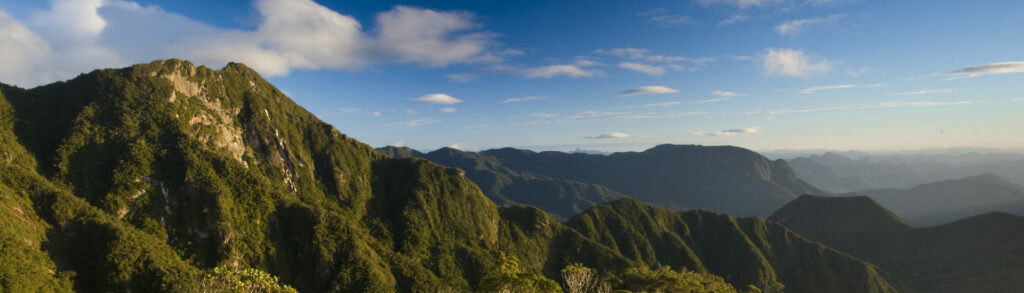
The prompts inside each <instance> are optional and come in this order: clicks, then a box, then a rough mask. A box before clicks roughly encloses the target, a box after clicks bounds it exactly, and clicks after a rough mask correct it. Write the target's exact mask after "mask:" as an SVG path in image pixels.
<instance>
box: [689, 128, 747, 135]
mask: <svg viewBox="0 0 1024 293" xmlns="http://www.w3.org/2000/svg"><path fill="white" fill-rule="evenodd" d="M759 132H761V127H748V128H737V129H726V130H719V131H715V132H704V131H703V130H697V131H694V132H692V133H693V135H696V136H705V137H715V136H736V135H747V134H755V133H759Z"/></svg>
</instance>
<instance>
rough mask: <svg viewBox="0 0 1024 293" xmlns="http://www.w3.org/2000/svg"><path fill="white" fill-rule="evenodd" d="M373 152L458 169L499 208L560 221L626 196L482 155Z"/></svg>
mask: <svg viewBox="0 0 1024 293" xmlns="http://www.w3.org/2000/svg"><path fill="white" fill-rule="evenodd" d="M377 150H378V151H381V152H383V153H385V154H388V155H391V156H392V157H395V158H407V157H419V158H425V159H428V160H430V161H431V162H434V163H438V164H441V165H445V166H451V167H457V168H460V169H462V170H465V171H466V177H467V178H469V179H470V180H473V182H474V183H476V184H477V185H478V186H480V189H481V190H483V192H484V194H485V195H487V197H489V198H490V199H491V200H492V201H494V203H497V204H498V205H500V206H509V205H515V204H524V205H531V206H535V207H538V208H540V209H542V210H544V211H546V212H548V213H551V214H553V215H555V216H557V217H559V218H560V219H563V220H564V219H568V218H570V217H572V216H574V215H576V214H578V213H580V212H582V211H584V210H586V209H588V208H590V207H592V206H594V205H596V204H600V203H604V202H608V201H611V200H614V199H617V198H622V197H625V196H626V195H625V194H622V193H620V192H617V191H614V190H611V189H609V188H607V187H604V186H602V185H599V184H592V183H583V182H579V181H573V180H568V179H560V178H551V177H548V176H543V175H536V174H532V173H529V172H524V171H517V170H512V169H510V168H508V167H507V166H505V165H504V164H503V163H502V162H501V161H500V160H498V158H496V157H494V156H491V155H488V154H485V153H474V152H466V151H461V150H457V149H453V148H441V149H438V150H435V151H432V152H429V153H426V154H424V153H421V152H418V151H416V150H413V149H411V148H406V147H393V146H389V147H384V148H379V149H377Z"/></svg>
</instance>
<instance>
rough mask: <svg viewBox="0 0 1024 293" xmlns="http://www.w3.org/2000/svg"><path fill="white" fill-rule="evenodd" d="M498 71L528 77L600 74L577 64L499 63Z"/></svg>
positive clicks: (590, 75) (496, 67)
mask: <svg viewBox="0 0 1024 293" xmlns="http://www.w3.org/2000/svg"><path fill="white" fill-rule="evenodd" d="M494 68H495V69H497V70H498V71H504V72H511V73H516V74H519V75H522V76H523V77H526V78H552V77H558V76H568V77H592V76H597V75H600V74H601V72H600V71H598V70H589V69H584V68H582V67H580V66H577V65H570V64H558V65H548V66H537V67H511V66H504V65H498V66H495V67H494Z"/></svg>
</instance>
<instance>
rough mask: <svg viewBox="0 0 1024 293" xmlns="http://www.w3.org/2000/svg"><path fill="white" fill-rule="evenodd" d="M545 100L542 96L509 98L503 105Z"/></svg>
mask: <svg viewBox="0 0 1024 293" xmlns="http://www.w3.org/2000/svg"><path fill="white" fill-rule="evenodd" d="M543 98H544V97H540V96H532V97H522V98H508V99H505V100H504V101H501V103H503V104H508V103H518V102H526V101H533V100H540V99H543Z"/></svg>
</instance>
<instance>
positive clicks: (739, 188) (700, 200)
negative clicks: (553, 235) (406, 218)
mask: <svg viewBox="0 0 1024 293" xmlns="http://www.w3.org/2000/svg"><path fill="white" fill-rule="evenodd" d="M380 150H382V151H384V152H385V153H392V154H398V155H403V154H411V155H413V156H415V155H416V154H417V153H419V152H415V151H414V150H411V149H403V148H395V147H389V148H382V149H380ZM419 154H421V155H420V157H423V158H426V159H429V160H431V161H434V162H436V163H439V164H443V165H448V166H453V167H459V168H463V169H466V170H483V169H487V170H490V171H488V172H490V173H503V174H519V175H521V176H529V177H535V178H537V177H539V178H550V179H555V180H560V181H561V182H573V183H574V184H577V183H585V184H590V185H591V186H596V187H594V188H565V187H564V185H563V186H552V185H548V186H540V185H539V184H533V185H532V186H535V187H536V188H533V189H532V190H521V191H523V192H505V191H498V190H496V189H495V188H490V187H491V186H494V185H495V183H492V182H494V180H493V179H490V178H485V177H492V176H493V175H486V176H484V175H482V174H481V175H476V176H474V175H473V173H474V172H472V171H470V175H469V176H470V178H471V179H473V180H474V181H475V182H477V184H479V185H480V186H481V188H482V189H483V190H484V193H486V194H487V195H488V196H490V197H491V198H492V199H495V201H496V202H499V203H501V202H504V201H508V202H515V203H521V204H533V205H537V204H535V203H538V202H540V203H543V202H546V201H549V200H564V199H570V200H575V201H576V202H578V204H576V205H575V206H577V207H579V206H583V207H586V206H589V205H592V203H598V202H601V201H602V200H607V199H610V198H616V197H621V196H622V195H623V194H625V195H628V196H631V197H634V198H636V199H639V200H642V201H644V202H649V203H653V204H656V205H659V206H663V207H667V208H674V209H705V210H711V211H716V212H722V213H727V214H730V215H734V216H768V215H770V214H771V213H772V212H773V211H775V210H777V209H778V208H779V207H782V205H784V204H786V203H787V202H789V201H790V200H792V199H795V198H797V196H799V195H801V194H808V193H810V194H827V193H826V192H824V191H822V190H819V189H817V188H815V187H813V186H811V185H809V184H807V183H804V182H803V181H801V180H800V179H797V178H796V176H795V174H794V173H793V171H792V169H790V168H789V165H788V164H787V163H786V162H785V161H783V160H776V161H771V160H768V159H767V158H765V157H764V156H761V155H759V154H757V153H755V152H752V151H750V150H746V149H743V148H738V147H731V146H696V145H667V144H666V145H659V146H656V147H653V148H651V149H648V150H646V151H643V152H625V153H613V154H610V155H591V154H582V153H572V154H568V153H562V152H551V151H549V152H540V153H537V152H533V151H529V150H520V149H513V148H502V149H492V150H486V151H482V152H478V153H474V152H465V151H459V150H454V149H449V148H443V149H440V150H437V151H434V152H430V153H427V154H422V153H419ZM498 184H501V183H498ZM598 187H606V189H607V190H611V191H613V192H606V191H605V189H597V188H598ZM516 188H518V186H516V185H515V184H512V185H511V186H508V185H502V186H501V187H500V188H498V189H505V190H509V189H516ZM543 188H546V189H543ZM574 190H579V191H583V192H581V193H580V192H578V193H575V195H573V193H568V196H560V197H558V198H555V199H544V198H528V197H531V196H532V197H536V196H539V195H538V194H540V195H545V196H546V195H548V194H566V193H565V191H574ZM537 206H538V207H541V208H542V209H545V210H549V211H551V212H553V213H556V214H563V213H565V212H566V211H564V210H551V209H549V208H548V207H547V206H545V205H544V204H540V205H537ZM573 210H576V209H573Z"/></svg>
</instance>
